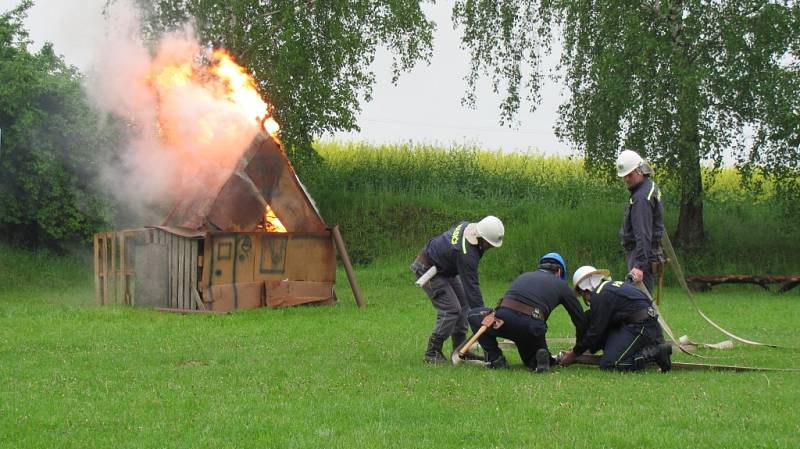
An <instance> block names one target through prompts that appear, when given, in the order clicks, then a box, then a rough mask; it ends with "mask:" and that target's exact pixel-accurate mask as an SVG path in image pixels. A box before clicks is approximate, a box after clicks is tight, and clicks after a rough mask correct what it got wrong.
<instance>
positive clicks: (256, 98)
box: [150, 49, 280, 142]
mask: <svg viewBox="0 0 800 449" xmlns="http://www.w3.org/2000/svg"><path fill="white" fill-rule="evenodd" d="M210 59H211V61H210V64H209V65H208V66H202V65H199V64H196V63H188V62H180V61H173V62H171V63H169V64H166V65H163V66H161V67H160V68H156V72H155V73H153V74H152V75H151V76H150V80H151V81H153V82H154V84H155V86H156V88H157V90H158V92H159V94H160V95H170V94H176V93H177V92H179V91H181V89H183V90H186V89H188V88H198V89H200V90H202V91H204V93H205V94H207V95H209V97H210V98H213V99H221V100H224V101H226V102H227V103H228V104H230V105H231V106H232V107H233V108H234V109H235V110H237V111H238V112H239V114H241V115H242V118H243V119H245V121H246V122H250V123H252V122H253V121H256V122H260V123H261V127H262V128H263V129H264V131H266V132H267V133H269V134H270V135H271V136H272V137H273V138H275V139H276V140H277V139H278V135H279V132H280V126H279V125H278V123H277V122H276V121H275V119H274V118H273V117H272V114H271V109H272V107H271V106H270V105H269V104H268V103H267V102H265V101H264V100H263V99H262V98H261V96H260V95H259V93H258V89H257V88H256V83H255V80H254V79H253V77H252V76H251V75H250V74H249V73H248V72H247V70H246V69H245V68H244V67H242V66H240V65H239V64H237V63H236V62H235V61H234V60H233V58H232V57H231V56H230V55H229V54H228V53H227V52H226V51H225V50H224V49H216V50H214V51H213V52H212V53H211V55H210ZM215 123H217V120H215V118H214V117H204V118H203V119H202V120H201V123H198V124H197V126H198V127H199V128H200V133H201V135H200V136H199V139H201V140H203V141H206V142H207V141H210V139H211V138H212V137H214V135H215V133H214V129H213V127H212V126H209V125H210V124H215ZM167 134H169V133H167ZM167 137H169V136H167Z"/></svg>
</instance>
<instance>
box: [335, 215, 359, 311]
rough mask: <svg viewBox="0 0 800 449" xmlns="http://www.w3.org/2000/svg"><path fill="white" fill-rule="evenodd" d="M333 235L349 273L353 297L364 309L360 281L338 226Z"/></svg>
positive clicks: (348, 278)
mask: <svg viewBox="0 0 800 449" xmlns="http://www.w3.org/2000/svg"><path fill="white" fill-rule="evenodd" d="M331 234H332V235H333V242H334V243H335V244H336V251H337V252H338V253H339V257H341V258H342V264H344V271H345V272H347V280H348V281H350V288H351V289H353V297H355V299H356V304H357V305H358V307H364V297H363V296H362V295H361V289H360V288H358V280H357V279H356V274H355V272H354V271H353V265H351V264H350V256H348V255H347V248H345V246H344V239H342V233H341V232H339V226H338V225H337V226H334V227H333V229H331Z"/></svg>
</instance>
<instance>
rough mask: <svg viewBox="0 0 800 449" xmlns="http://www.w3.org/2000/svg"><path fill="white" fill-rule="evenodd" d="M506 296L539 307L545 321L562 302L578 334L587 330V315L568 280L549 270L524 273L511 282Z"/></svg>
mask: <svg viewBox="0 0 800 449" xmlns="http://www.w3.org/2000/svg"><path fill="white" fill-rule="evenodd" d="M505 297H506V298H511V299H515V300H517V301H520V302H523V303H525V304H527V305H529V306H531V307H538V308H539V310H541V312H542V314H543V320H544V321H547V318H548V317H549V316H550V313H551V312H552V311H553V309H555V308H556V307H558V305H559V304H561V305H563V306H564V308H565V309H567V313H569V317H570V319H571V320H572V324H574V325H575V330H576V335H582V334H583V332H584V330H585V327H586V315H585V314H584V313H583V307H581V304H580V303H579V302H578V299H577V298H576V297H575V293H574V292H573V291H572V289H570V288H569V285H567V282H566V281H564V280H563V279H561V278H559V277H557V276H554V275H553V273H551V272H549V271H546V270H536V271H529V272H527V273H522V274H521V275H519V276H518V277H517V278H516V279H514V282H512V283H511V286H510V287H509V288H508V291H507V292H506V294H505Z"/></svg>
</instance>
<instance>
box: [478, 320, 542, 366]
mask: <svg viewBox="0 0 800 449" xmlns="http://www.w3.org/2000/svg"><path fill="white" fill-rule="evenodd" d="M491 311H492V309H490V308H488V307H477V308H474V309H472V310H470V311H469V315H468V316H467V321H469V325H470V327H471V328H472V332H473V333H475V332H477V331H478V329H480V328H481V321H482V320H483V317H485V316H486V315H487V314H489V313H490V312H491ZM495 317H496V318H498V319H500V320H503V325H502V326H500V328H499V329H494V328H489V329H487V330H486V332H484V333H483V335H481V336H480V337H479V338H478V342H480V344H481V347H482V348H483V350H484V351H486V357H487V360H488V361H492V360H496V359H497V358H498V357H500V356H501V355H503V351H502V350H501V349H500V346H498V344H497V337H502V338H507V339H509V340H511V341H513V342H514V343H515V344H516V345H517V351H518V352H519V356H520V358H521V359H522V363H524V364H525V366H527V367H530V368H535V367H536V351H538V350H539V349H541V348H547V340H546V339H545V334H546V333H547V324H546V323H545V322H544V321H542V320H537V319H535V318H533V317H532V316H530V315H524V314H522V313H521V312H517V311H516V310H511V309H507V308H505V307H499V308H497V312H496V313H495Z"/></svg>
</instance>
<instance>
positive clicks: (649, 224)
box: [616, 150, 664, 291]
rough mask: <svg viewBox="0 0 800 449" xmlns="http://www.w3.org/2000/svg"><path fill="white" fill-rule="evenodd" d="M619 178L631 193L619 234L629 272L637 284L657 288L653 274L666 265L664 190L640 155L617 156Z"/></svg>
mask: <svg viewBox="0 0 800 449" xmlns="http://www.w3.org/2000/svg"><path fill="white" fill-rule="evenodd" d="M616 168H617V176H619V177H621V178H622V179H623V181H624V182H625V185H626V186H627V187H628V190H629V191H630V198H629V200H628V205H627V207H626V208H625V216H624V218H623V221H622V227H621V228H620V231H619V236H620V240H621V242H622V246H623V247H624V248H625V250H626V252H627V265H628V271H629V273H630V274H631V277H632V278H633V281H634V282H636V283H639V282H642V283H643V284H644V286H645V287H647V289H648V290H650V291H652V289H653V275H654V274H656V273H657V272H658V271H659V270H660V269H661V268H662V264H663V251H662V249H661V237H662V236H663V235H664V206H663V204H662V203H661V189H659V187H658V185H656V183H655V182H653V180H652V179H650V175H651V174H652V173H653V169H652V168H651V167H650V165H649V164H648V163H647V161H645V160H644V159H642V157H641V156H639V154H638V153H636V152H634V151H631V150H625V151H623V152H621V153H620V154H619V156H618V157H617V163H616Z"/></svg>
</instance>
